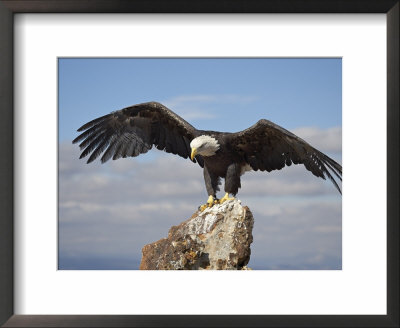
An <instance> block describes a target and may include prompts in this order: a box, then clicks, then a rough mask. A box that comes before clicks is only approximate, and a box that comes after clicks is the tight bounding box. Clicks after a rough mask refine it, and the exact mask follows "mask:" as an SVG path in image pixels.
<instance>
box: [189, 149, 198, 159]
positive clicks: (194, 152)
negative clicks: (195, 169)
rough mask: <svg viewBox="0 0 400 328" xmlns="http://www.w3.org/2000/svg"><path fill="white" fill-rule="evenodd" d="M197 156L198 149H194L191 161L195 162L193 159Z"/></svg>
mask: <svg viewBox="0 0 400 328" xmlns="http://www.w3.org/2000/svg"><path fill="white" fill-rule="evenodd" d="M196 155H197V148H192V154H191V155H190V159H191V160H192V161H193V158H194V157H195V156H196Z"/></svg>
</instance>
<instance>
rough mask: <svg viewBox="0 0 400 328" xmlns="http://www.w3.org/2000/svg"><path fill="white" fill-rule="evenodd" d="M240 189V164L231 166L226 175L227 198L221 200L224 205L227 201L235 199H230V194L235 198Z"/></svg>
mask: <svg viewBox="0 0 400 328" xmlns="http://www.w3.org/2000/svg"><path fill="white" fill-rule="evenodd" d="M239 188H240V166H239V165H238V164H235V163H233V164H231V165H229V166H228V169H227V170H226V175H225V196H224V197H222V198H221V199H220V200H219V203H220V204H222V203H223V202H225V201H227V200H232V199H235V197H229V194H232V195H233V196H235V195H236V194H237V192H238V190H239Z"/></svg>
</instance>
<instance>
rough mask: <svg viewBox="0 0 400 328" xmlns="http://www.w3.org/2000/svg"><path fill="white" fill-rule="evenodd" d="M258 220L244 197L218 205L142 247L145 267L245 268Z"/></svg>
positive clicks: (141, 265) (193, 216)
mask: <svg viewBox="0 0 400 328" xmlns="http://www.w3.org/2000/svg"><path fill="white" fill-rule="evenodd" d="M253 224H254V219H253V215H252V214H251V212H250V210H249V208H248V207H243V206H242V205H241V204H240V200H237V199H235V200H228V201H226V202H224V203H223V204H218V205H214V206H213V207H211V208H207V209H205V210H204V211H203V212H200V211H197V212H195V213H194V214H193V215H192V217H191V218H190V219H188V220H186V221H184V222H182V223H181V224H180V225H178V226H173V227H171V229H170V230H169V233H168V237H167V238H163V239H160V240H159V241H156V242H154V243H152V244H148V245H146V246H144V247H143V249H142V254H143V256H142V261H141V263H140V269H141V270H202V269H206V270H243V269H247V268H246V264H247V263H248V262H249V260H250V244H251V243H252V242H253V235H252V230H253Z"/></svg>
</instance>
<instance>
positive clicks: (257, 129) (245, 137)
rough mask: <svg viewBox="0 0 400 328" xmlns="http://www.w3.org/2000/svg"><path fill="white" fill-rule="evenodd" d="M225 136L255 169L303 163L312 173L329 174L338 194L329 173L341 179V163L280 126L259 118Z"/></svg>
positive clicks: (276, 167)
mask: <svg viewBox="0 0 400 328" xmlns="http://www.w3.org/2000/svg"><path fill="white" fill-rule="evenodd" d="M228 138H229V143H230V144H231V146H232V149H234V150H235V151H237V152H238V153H239V154H241V155H242V156H243V158H244V159H245V161H246V162H247V163H248V164H249V165H250V166H251V167H252V169H253V170H255V171H257V170H261V171H265V170H266V171H268V172H270V171H272V170H280V169H282V168H283V167H284V166H285V165H288V166H290V165H291V164H292V163H293V164H304V166H305V168H306V169H307V170H309V171H311V172H312V173H313V174H314V175H315V176H317V177H320V178H323V179H326V177H328V178H329V179H330V180H331V181H332V183H333V184H334V185H335V187H336V188H337V189H338V190H339V192H340V193H341V191H340V188H339V186H338V184H337V182H336V180H335V179H334V177H333V176H332V174H331V172H332V173H333V175H335V176H336V177H337V178H338V179H339V180H340V181H342V166H341V165H340V164H338V163H337V162H335V161H334V160H333V159H331V158H330V157H328V156H326V155H325V154H323V153H322V152H320V151H319V150H317V149H315V148H313V147H312V146H310V145H309V144H308V143H307V142H305V141H304V140H303V139H301V138H299V137H297V136H296V135H294V134H293V133H291V132H289V131H287V130H285V129H284V128H282V127H280V126H279V125H276V124H274V123H272V122H270V121H268V120H260V121H258V122H257V123H256V124H255V125H253V126H251V127H250V128H248V129H246V130H243V131H241V132H237V133H232V134H230V135H229V136H228Z"/></svg>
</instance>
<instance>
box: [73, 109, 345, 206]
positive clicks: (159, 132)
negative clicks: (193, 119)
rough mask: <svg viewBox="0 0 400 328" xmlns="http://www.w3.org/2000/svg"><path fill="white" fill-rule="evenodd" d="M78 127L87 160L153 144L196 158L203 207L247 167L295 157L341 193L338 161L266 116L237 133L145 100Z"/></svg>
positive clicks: (277, 165) (276, 164)
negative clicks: (196, 123) (205, 126)
mask: <svg viewBox="0 0 400 328" xmlns="http://www.w3.org/2000/svg"><path fill="white" fill-rule="evenodd" d="M78 132H82V133H81V134H80V135H79V136H78V137H77V138H76V139H74V140H73V143H77V142H80V144H79V147H80V149H81V150H83V151H82V153H81V155H80V158H83V157H86V156H87V155H89V154H90V156H89V159H88V160H87V163H90V162H92V161H94V160H95V159H96V158H97V157H99V156H100V155H101V154H102V156H101V158H100V160H101V162H102V163H104V162H106V161H108V160H109V159H110V158H112V159H113V160H116V159H118V158H120V157H124V158H125V157H136V156H138V155H140V154H144V153H147V152H148V151H149V150H150V149H151V148H152V147H153V146H155V147H156V148H157V149H159V150H164V151H166V152H167V153H172V154H175V155H179V156H181V157H183V158H190V159H191V160H192V162H194V163H196V162H197V163H198V165H200V166H201V167H202V168H203V173H204V181H205V185H206V189H207V193H208V195H209V197H208V200H207V203H206V204H205V205H203V206H202V207H201V210H204V209H205V208H206V207H211V206H212V205H213V204H215V203H223V202H225V201H226V200H228V199H232V198H230V197H229V195H230V194H231V195H233V196H235V195H236V194H237V192H238V190H239V188H240V187H241V185H240V177H241V175H243V174H244V173H245V172H246V171H249V170H254V171H258V170H260V171H268V172H270V171H272V170H280V169H282V168H283V167H285V166H286V165H287V166H290V165H291V164H292V163H293V164H303V165H304V167H305V168H306V169H307V170H309V171H310V172H311V173H312V174H314V175H315V176H317V177H320V178H323V179H326V177H328V178H329V179H330V180H331V181H332V183H333V185H334V186H335V187H336V189H337V190H338V191H339V192H340V193H341V190H340V188H339V186H338V183H337V182H336V180H335V178H334V177H333V175H334V176H336V177H337V178H338V179H339V180H340V181H341V180H342V166H341V165H340V164H338V163H337V162H335V161H334V160H333V159H331V158H329V157H328V156H327V155H325V154H323V153H322V152H320V151H319V150H317V149H315V148H313V147H312V146H310V145H309V144H308V143H307V142H305V141H304V140H303V139H301V138H299V137H297V136H296V135H294V134H293V133H291V132H289V131H287V130H285V129H284V128H282V127H280V126H278V125H276V124H274V123H272V122H270V121H268V120H265V119H261V120H259V121H258V122H257V123H256V124H254V125H253V126H251V127H249V128H248V129H246V130H243V131H240V132H236V133H228V132H217V131H204V130H197V129H195V128H194V127H193V126H192V125H190V124H189V123H188V122H186V121H185V120H184V119H183V118H181V117H180V116H179V115H177V114H175V113H174V112H173V111H171V110H170V109H168V108H167V107H165V106H164V105H162V104H160V103H157V102H147V103H142V104H137V105H134V106H130V107H126V108H123V109H121V110H118V111H115V112H112V113H110V114H108V115H104V116H101V117H99V118H96V119H94V120H92V121H90V122H88V123H86V124H84V125H83V126H82V127H80V128H79V129H78ZM332 173H333V175H332ZM221 178H224V179H225V196H224V197H223V198H221V199H220V200H218V199H217V198H216V194H217V191H218V190H219V185H220V181H221Z"/></svg>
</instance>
